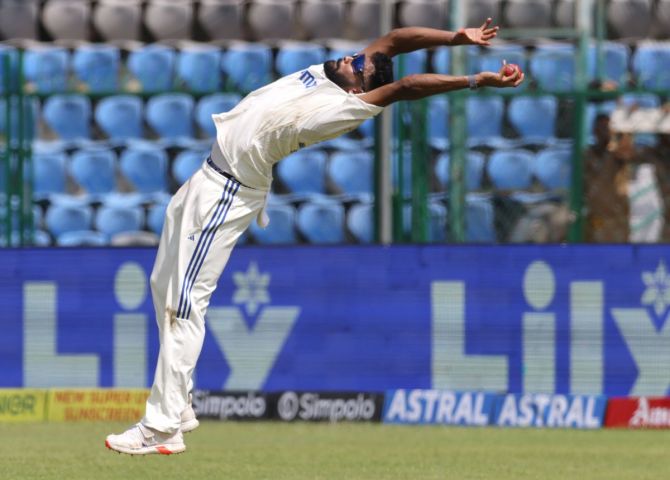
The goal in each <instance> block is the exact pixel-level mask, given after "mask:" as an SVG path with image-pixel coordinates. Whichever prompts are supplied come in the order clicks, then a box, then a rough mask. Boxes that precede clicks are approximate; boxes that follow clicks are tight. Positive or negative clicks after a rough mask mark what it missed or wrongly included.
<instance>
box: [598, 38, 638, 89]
mask: <svg viewBox="0 0 670 480" xmlns="http://www.w3.org/2000/svg"><path fill="white" fill-rule="evenodd" d="M601 48H602V53H601V54H602V61H603V72H602V73H603V78H602V80H609V81H612V82H616V83H617V84H619V85H625V84H626V82H627V81H628V63H629V62H630V48H629V47H628V46H627V45H625V44H623V43H617V42H603V43H602V44H601ZM597 53H598V51H597V49H596V45H594V44H592V45H590V46H589V52H588V72H589V79H591V80H595V78H596V76H597V72H598V55H597Z"/></svg>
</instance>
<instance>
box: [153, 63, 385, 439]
mask: <svg viewBox="0 0 670 480" xmlns="http://www.w3.org/2000/svg"><path fill="white" fill-rule="evenodd" d="M382 110H383V108H382V107H378V106H375V105H370V104H368V103H366V102H364V101H363V100H361V99H360V98H359V97H358V96H356V95H354V94H349V93H347V92H345V91H344V90H342V89H341V88H340V87H338V86H337V85H336V84H334V83H333V82H331V81H330V80H328V79H327V78H326V76H325V74H324V69H323V65H313V66H311V67H309V68H307V69H306V70H303V71H300V72H297V73H294V74H292V75H288V76H286V77H283V78H281V79H279V80H277V81H275V82H273V83H271V84H269V85H267V86H265V87H263V88H260V89H258V90H256V91H254V92H252V93H250V94H249V95H247V96H246V97H245V98H244V99H243V100H242V101H241V102H240V103H239V104H238V105H237V106H236V107H235V108H234V109H232V110H231V111H229V112H226V113H221V114H217V115H213V116H212V118H213V119H214V123H215V124H216V130H217V141H216V142H215V144H214V146H213V148H212V155H211V158H210V159H208V161H206V162H205V163H204V164H203V166H202V168H201V169H200V170H198V171H197V172H196V173H195V174H194V175H193V176H192V177H191V178H190V179H189V180H188V181H187V182H186V183H185V184H184V185H183V186H182V187H181V188H180V189H179V191H177V193H176V194H175V195H174V197H173V198H172V199H171V201H170V204H169V205H168V207H167V211H166V215H165V224H164V226H163V232H162V235H161V239H160V244H159V246H158V253H157V255H156V261H155V264H154V268H153V271H152V273H151V292H152V296H153V301H154V308H155V309H156V319H157V322H158V329H159V338H160V353H159V356H158V364H157V366H156V374H155V378H154V384H153V387H152V389H151V395H150V396H149V399H148V400H147V404H146V414H145V417H144V418H143V419H142V423H143V424H144V425H146V426H148V427H151V428H154V429H156V430H159V431H162V432H166V433H172V432H174V431H176V430H177V429H179V425H180V414H181V412H182V411H183V410H184V409H185V408H186V406H187V403H188V393H189V391H190V390H191V388H192V386H193V385H192V375H193V369H194V368H195V365H196V362H197V360H198V357H199V355H200V350H201V349H202V343H203V341H204V338H205V312H206V310H207V306H208V305H209V299H210V297H211V295H212V292H214V289H215V288H216V284H217V281H218V279H219V277H220V276H221V273H222V272H223V269H224V267H225V266H226V262H227V261H228V257H229V256H230V252H231V250H232V249H233V246H234V245H235V242H236V241H237V239H238V238H239V236H240V235H241V234H242V233H243V232H244V230H246V228H247V227H248V226H249V224H250V223H251V221H252V220H253V219H254V218H257V217H258V219H259V224H261V226H263V223H266V221H265V222H264V221H263V218H264V217H265V215H264V206H265V201H266V197H267V192H268V191H269V189H270V185H271V183H272V166H273V165H274V164H275V163H276V162H278V161H279V160H281V159H282V158H284V157H286V156H287V155H289V154H290V153H292V152H294V151H296V150H298V149H299V148H302V147H305V146H309V145H312V144H315V143H317V142H321V141H324V140H329V139H331V138H335V137H337V136H339V135H342V134H344V133H347V132H349V131H351V130H354V129H355V128H356V127H358V126H359V125H360V124H361V123H362V122H363V121H365V120H367V119H368V118H371V117H373V116H374V115H376V114H378V113H380V112H381V111H382ZM224 172H225V173H227V174H230V177H231V178H227V177H226V176H224V174H223V173H224ZM265 220H266V219H265Z"/></svg>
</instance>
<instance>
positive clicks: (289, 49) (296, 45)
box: [275, 42, 326, 77]
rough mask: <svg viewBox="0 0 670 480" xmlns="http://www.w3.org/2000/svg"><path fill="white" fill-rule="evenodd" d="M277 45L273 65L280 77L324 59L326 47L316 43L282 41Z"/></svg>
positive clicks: (321, 61)
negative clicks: (277, 48)
mask: <svg viewBox="0 0 670 480" xmlns="http://www.w3.org/2000/svg"><path fill="white" fill-rule="evenodd" d="M279 46H280V48H279V51H278V52H277V59H276V60H275V66H276V68H277V72H278V73H279V75H280V76H282V77H283V76H285V75H290V74H291V73H295V72H297V71H299V70H302V69H304V68H307V67H309V66H311V65H316V64H317V63H323V62H325V61H326V49H325V48H323V47H322V46H321V45H319V44H318V43H306V42H283V43H281V44H280V45H279Z"/></svg>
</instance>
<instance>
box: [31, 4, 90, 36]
mask: <svg viewBox="0 0 670 480" xmlns="http://www.w3.org/2000/svg"><path fill="white" fill-rule="evenodd" d="M90 18H91V2H90V1H82V0H48V1H47V2H46V3H45V4H44V6H43V7H42V24H43V25H44V28H45V29H46V30H47V32H49V35H50V36H51V37H52V38H53V39H54V40H80V41H86V40H88V39H89V37H90V34H91V32H90V31H89V24H90Z"/></svg>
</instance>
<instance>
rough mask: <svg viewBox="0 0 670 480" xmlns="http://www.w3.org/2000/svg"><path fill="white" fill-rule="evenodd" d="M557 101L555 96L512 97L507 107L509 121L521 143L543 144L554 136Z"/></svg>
mask: <svg viewBox="0 0 670 480" xmlns="http://www.w3.org/2000/svg"><path fill="white" fill-rule="evenodd" d="M557 115H558V101H557V100H556V98H555V97H552V96H549V95H546V96H541V97H516V98H513V99H512V100H511V101H510V103H509V107H508V109H507V116H508V118H509V121H510V123H511V124H512V126H513V127H514V128H515V130H516V131H517V132H518V133H519V135H520V136H521V141H522V143H526V144H532V143H535V144H544V143H546V142H549V141H551V140H552V139H553V138H554V135H555V131H556V119H557Z"/></svg>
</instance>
